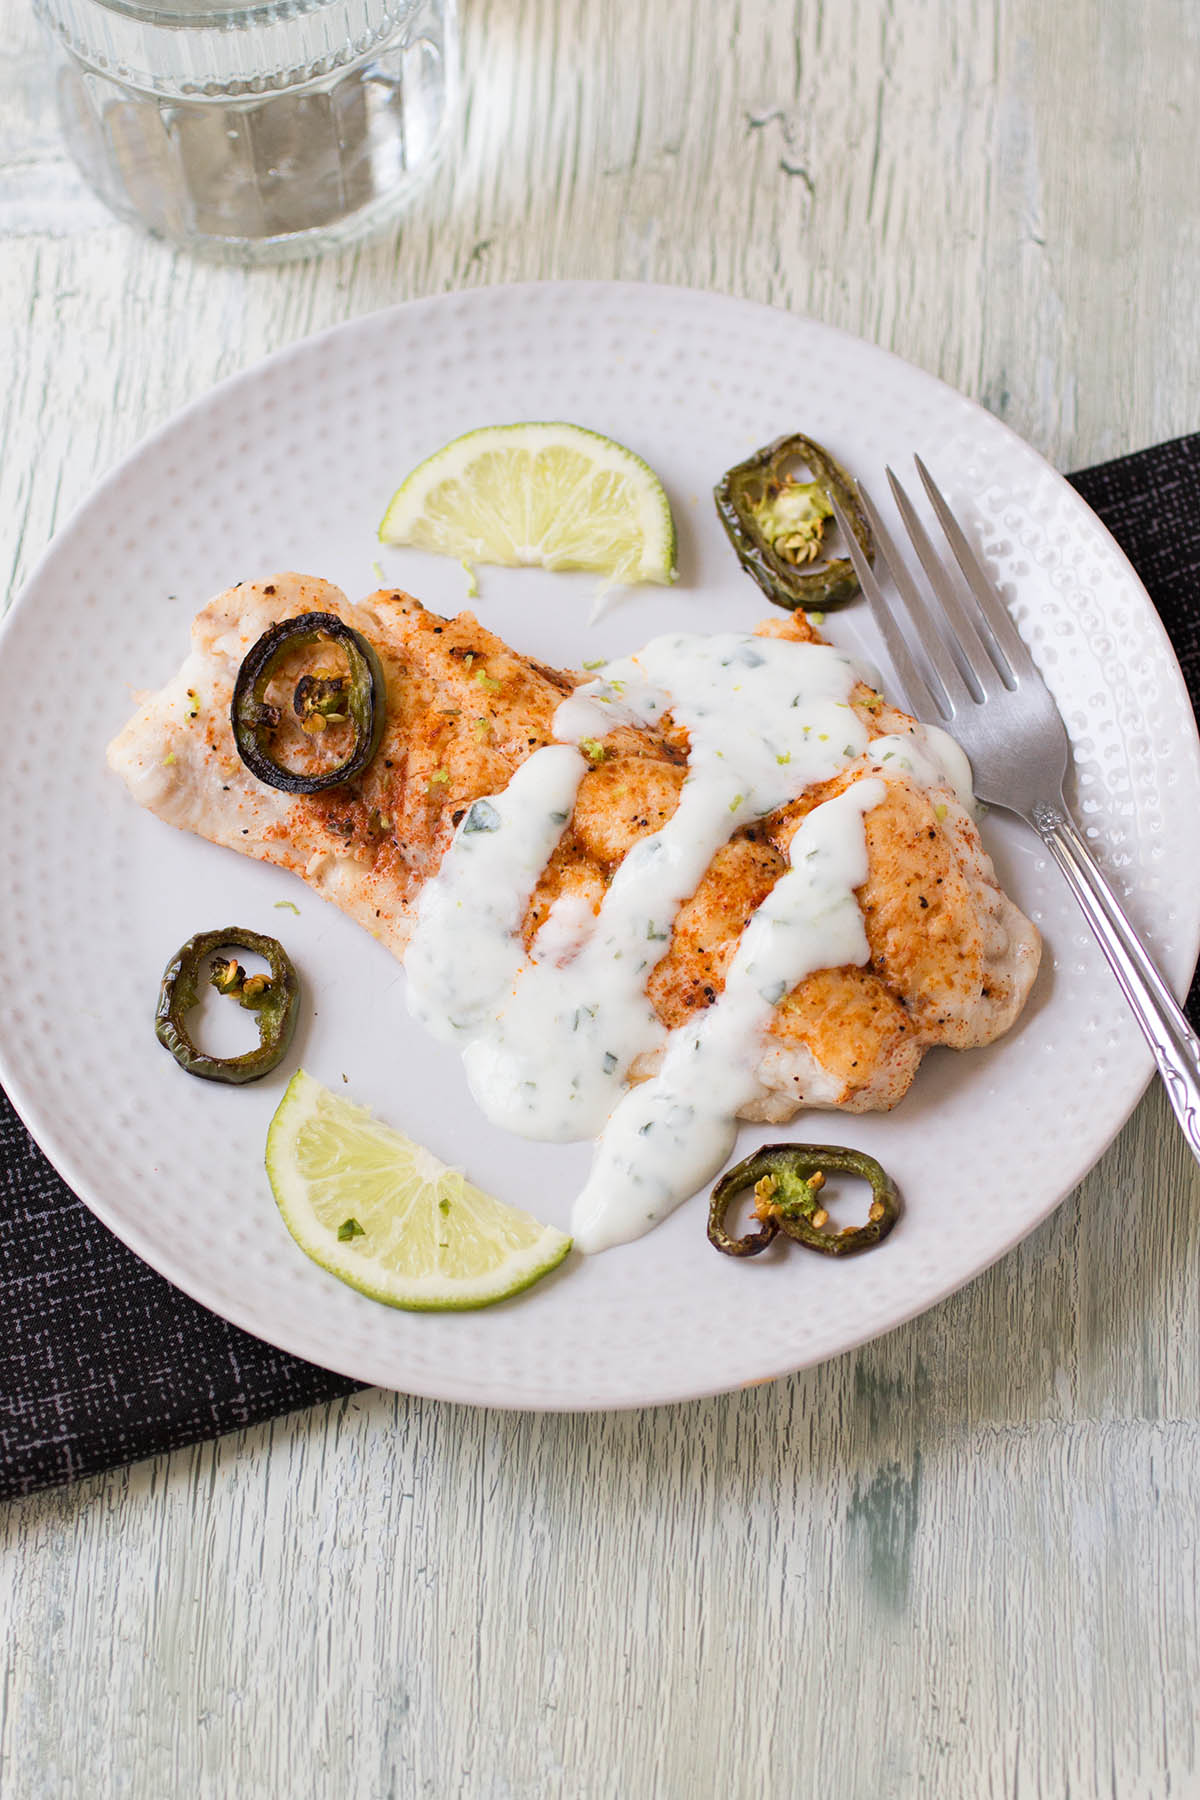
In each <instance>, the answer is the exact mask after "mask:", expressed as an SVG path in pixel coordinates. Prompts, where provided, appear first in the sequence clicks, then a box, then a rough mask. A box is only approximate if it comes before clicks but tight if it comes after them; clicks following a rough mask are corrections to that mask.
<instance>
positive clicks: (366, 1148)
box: [266, 1069, 571, 1312]
mask: <svg viewBox="0 0 1200 1800" xmlns="http://www.w3.org/2000/svg"><path fill="white" fill-rule="evenodd" d="M266 1164H267V1174H268V1176H269V1178H270V1182H271V1187H272V1190H273V1192H274V1195H275V1199H276V1202H277V1204H278V1206H279V1210H280V1212H281V1214H282V1215H283V1220H284V1223H285V1224H286V1226H287V1228H288V1230H289V1231H290V1232H291V1234H292V1236H293V1237H294V1238H295V1239H296V1242H297V1243H298V1244H299V1245H300V1248H301V1249H302V1250H303V1251H305V1253H306V1254H307V1255H308V1256H310V1257H312V1259H313V1260H314V1262H317V1263H319V1264H320V1266H321V1267H322V1268H323V1269H326V1270H327V1271H328V1272H329V1273H330V1274H331V1275H336V1276H337V1277H338V1279H339V1280H341V1281H345V1282H347V1283H349V1285H350V1286H351V1287H355V1288H358V1289H359V1291H360V1292H361V1293H364V1294H367V1295H369V1296H370V1297H371V1298H372V1299H374V1300H381V1301H383V1302H384V1303H385V1304H386V1305H389V1306H398V1307H404V1308H407V1309H410V1310H414V1311H426V1312H433V1311H455V1310H464V1309H467V1308H473V1307H479V1306H488V1305H491V1304H492V1303H493V1302H494V1301H496V1300H503V1299H506V1298H507V1297H508V1296H509V1295H511V1294H516V1293H520V1291H521V1290H522V1289H523V1288H526V1287H529V1286H531V1285H532V1283H533V1282H535V1281H537V1280H539V1279H540V1278H541V1276H543V1275H545V1274H548V1273H549V1271H550V1270H551V1269H554V1268H556V1267H557V1266H558V1264H559V1263H560V1262H562V1260H563V1258H564V1257H565V1256H566V1255H567V1252H568V1251H569V1250H570V1248H571V1239H570V1238H569V1237H567V1236H566V1234H565V1233H563V1232H561V1231H558V1230H556V1229H555V1228H554V1227H553V1226H550V1225H543V1224H542V1223H541V1222H540V1221H539V1220H537V1219H534V1218H532V1217H531V1216H530V1214H528V1213H526V1212H522V1211H520V1210H519V1209H518V1208H516V1207H512V1206H506V1205H504V1204H503V1203H502V1202H501V1201H499V1200H496V1199H494V1198H493V1197H492V1196H491V1195H490V1194H486V1193H484V1192H483V1190H482V1189H481V1188H477V1187H475V1186H474V1185H473V1184H472V1183H471V1182H469V1181H468V1180H467V1179H466V1177H465V1176H464V1175H463V1174H462V1172H461V1171H460V1170H458V1169H451V1168H448V1167H447V1166H446V1165H445V1164H444V1163H442V1162H440V1161H439V1160H438V1158H437V1157H435V1156H434V1155H433V1153H432V1152H431V1151H429V1150H426V1149H425V1148H424V1147H423V1146H422V1145H420V1144H417V1143H415V1142H414V1141H413V1140H412V1139H411V1138H407V1137H405V1136H403V1134H402V1133H400V1132H398V1131H394V1130H392V1129H391V1127H390V1126H387V1125H384V1124H382V1123H381V1122H380V1121H379V1120H377V1119H375V1118H373V1117H372V1115H371V1113H370V1112H369V1111H368V1110H367V1109H366V1108H365V1107H362V1106H356V1105H354V1104H353V1103H352V1102H351V1101H349V1100H346V1099H343V1098H342V1097H341V1096H340V1095H337V1094H334V1093H332V1092H331V1091H330V1090H329V1089H328V1088H326V1087H323V1086H322V1085H321V1083H320V1082H318V1081H315V1080H314V1079H313V1078H312V1076H310V1075H308V1074H306V1073H305V1071H304V1070H303V1069H301V1070H299V1071H297V1073H296V1074H295V1075H294V1076H293V1077H292V1080H291V1081H290V1082H289V1084H288V1087H287V1091H286V1092H285V1094H284V1096H283V1099H282V1100H281V1101H280V1103H279V1107H278V1109H277V1110H276V1113H275V1117H274V1118H273V1120H272V1121H271V1127H270V1130H269V1132H268V1135H267V1153H266Z"/></svg>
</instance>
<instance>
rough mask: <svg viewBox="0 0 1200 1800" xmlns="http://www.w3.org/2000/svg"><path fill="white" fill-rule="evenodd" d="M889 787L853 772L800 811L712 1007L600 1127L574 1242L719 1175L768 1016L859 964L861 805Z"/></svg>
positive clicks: (667, 1203) (585, 1244) (617, 1227)
mask: <svg viewBox="0 0 1200 1800" xmlns="http://www.w3.org/2000/svg"><path fill="white" fill-rule="evenodd" d="M886 792H887V787H886V784H885V783H884V782H882V781H881V780H879V778H878V777H877V776H875V777H868V778H867V779H866V780H863V781H856V782H854V783H853V784H852V785H851V786H850V787H848V788H847V789H846V790H845V792H844V793H841V794H839V795H838V796H837V797H836V798H835V799H833V800H826V801H825V803H824V804H823V805H821V806H817V807H814V809H813V811H812V812H810V813H809V814H808V816H807V817H806V818H805V819H804V821H803V823H802V824H801V826H800V829H799V830H798V831H797V833H796V835H795V837H794V838H793V839H792V842H791V850H790V860H791V867H790V868H789V870H788V872H787V873H786V875H783V876H781V877H780V879H779V880H778V881H777V882H776V883H775V886H774V887H773V888H772V889H771V892H770V893H769V894H768V895H767V898H766V899H765V900H764V901H763V903H762V905H761V906H760V907H759V908H758V911H757V912H756V913H755V914H754V917H753V918H752V919H751V921H750V923H749V925H747V927H746V929H745V931H744V932H743V933H742V937H741V941H740V943H739V944H738V947H737V951H736V954H735V955H734V958H733V961H732V962H731V963H730V965H729V970H728V973H727V974H726V977H725V987H724V990H723V992H722V994H721V996H720V998H719V999H718V1001H717V1003H716V1005H715V1006H710V1007H708V1008H707V1009H706V1010H705V1012H704V1013H703V1014H702V1015H701V1016H700V1017H699V1018H698V1019H693V1020H691V1021H690V1022H689V1023H688V1024H686V1025H681V1026H680V1027H679V1028H678V1030H676V1031H673V1032H672V1033H671V1035H670V1038H669V1040H668V1043H667V1050H666V1055H665V1056H664V1057H663V1062H662V1067H661V1069H660V1070H659V1072H658V1074H657V1075H655V1076H654V1077H653V1078H652V1079H651V1080H650V1081H644V1082H642V1083H641V1084H640V1085H639V1086H637V1087H634V1088H630V1090H629V1092H628V1093H627V1094H626V1095H625V1096H624V1098H623V1099H622V1100H621V1101H620V1102H619V1104H618V1105H617V1108H616V1111H615V1112H614V1113H613V1115H612V1117H611V1118H610V1119H609V1121H608V1124H607V1125H606V1127H605V1130H604V1135H603V1136H602V1137H601V1139H600V1144H599V1148H598V1150H597V1152H596V1159H595V1162H594V1163H593V1164H592V1172H591V1174H590V1176H589V1177H588V1181H587V1185H586V1187H585V1188H584V1190H583V1192H582V1193H581V1194H580V1196H579V1198H578V1200H577V1201H576V1202H575V1209H574V1213H573V1215H572V1219H571V1229H572V1232H573V1233H574V1237H575V1242H576V1243H577V1244H578V1246H579V1248H580V1249H581V1250H588V1251H592V1250H607V1249H609V1248H610V1247H611V1246H612V1245H613V1244H623V1243H626V1242H627V1241H628V1240H629V1239H630V1238H635V1237H640V1236H641V1234H642V1233H643V1232H644V1231H649V1230H650V1228H651V1226H653V1225H657V1224H658V1222H659V1220H660V1219H662V1218H663V1217H664V1216H665V1215H666V1214H667V1213H668V1212H671V1211H672V1210H673V1209H674V1208H675V1207H676V1206H677V1205H678V1204H679V1202H680V1201H681V1200H683V1199H686V1198H687V1196H688V1195H689V1194H694V1193H695V1191H696V1189H697V1188H698V1187H700V1186H701V1185H702V1183H704V1182H705V1181H707V1180H708V1178H709V1176H710V1175H713V1174H715V1173H716V1171H717V1170H718V1169H719V1168H720V1167H721V1164H722V1163H723V1162H724V1161H725V1159H726V1157H727V1156H728V1155H729V1152H730V1151H731V1150H732V1148H733V1144H734V1139H735V1137H736V1136H737V1123H736V1119H737V1113H738V1110H739V1108H741V1107H742V1106H745V1105H746V1104H747V1102H748V1101H750V1100H753V1099H755V1097H756V1096H757V1095H758V1093H759V1092H760V1091H761V1090H760V1084H759V1081H758V1077H757V1074H756V1072H755V1071H756V1068H757V1065H758V1060H759V1055H760V1052H761V1049H762V1041H763V1037H764V1035H765V1033H766V1031H767V1029H768V1027H769V1026H770V1023H771V1014H772V1012H773V1011H774V1009H775V1007H776V1006H777V1005H778V1003H779V1001H780V1000H782V999H783V997H784V995H785V994H788V993H790V992H791V990H792V989H793V988H794V987H795V985H796V983H797V982H798V981H803V979H804V977H805V976H806V975H811V974H813V973H814V971H815V970H817V969H828V968H835V967H841V965H842V964H844V963H855V964H859V965H861V964H862V963H865V962H866V960H867V958H868V956H869V955H870V951H869V949H868V946H867V934H866V931H865V929H864V927H863V920H862V913H861V911H860V909H859V905H858V901H857V899H856V898H855V894H854V890H855V888H857V887H861V886H862V884H863V882H864V881H865V880H866V879H867V844H866V834H865V832H864V831H863V826H862V819H863V814H864V813H866V812H869V811H870V809H871V808H872V807H873V806H878V804H879V802H880V801H881V800H882V799H883V797H884V795H885V794H886Z"/></svg>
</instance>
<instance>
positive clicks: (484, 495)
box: [379, 421, 678, 585]
mask: <svg viewBox="0 0 1200 1800" xmlns="http://www.w3.org/2000/svg"><path fill="white" fill-rule="evenodd" d="M379 536H380V538H381V539H382V541H383V542H384V543H385V544H410V545H413V546H415V547H416V548H418V549H422V550H434V551H437V552H439V553H440V554H441V555H444V556H452V557H455V558H456V559H457V560H458V561H460V562H463V563H472V564H473V563H477V562H482V563H498V564H500V565H502V566H506V567H509V568H516V567H519V566H522V565H526V566H528V565H536V566H540V567H542V568H547V569H587V570H591V571H593V572H596V573H599V574H601V575H606V576H608V577H609V578H610V580H611V581H613V582H619V583H624V584H629V585H632V584H634V583H637V582H658V583H661V584H664V585H665V584H668V583H670V582H672V581H674V580H675V579H676V577H677V573H678V571H677V569H676V566H675V548H676V540H675V523H674V520H673V519H672V517H671V507H670V503H669V501H668V500H667V496H666V493H665V492H664V490H663V486H662V483H661V482H660V481H659V479H658V476H657V475H656V474H655V473H654V470H653V469H652V468H651V467H650V465H649V463H647V462H644V461H643V459H642V458H641V457H640V456H638V455H636V454H635V452H634V451H632V450H628V449H626V447H625V446H624V445H623V444H618V443H616V442H614V440H613V439H612V438H606V437H603V436H601V434H600V433H599V432H597V431H588V430H586V429H585V428H584V427H583V426H581V425H570V424H567V423H565V422H561V421H559V422H539V421H526V422H524V423H519V424H513V425H485V426H483V427H481V428H480V429H479V430H477V431H468V432H466V433H465V434H464V435H463V436H462V437H458V438H455V439H453V441H452V442H451V443H449V444H446V445H444V446H443V447H442V449H440V450H438V451H435V452H434V454H433V455H432V456H430V457H427V458H426V460H425V461H424V462H423V463H420V464H419V465H418V466H417V467H416V468H415V469H414V470H413V471H412V473H411V474H410V475H408V476H407V477H406V479H405V480H404V481H403V482H402V483H401V485H400V486H399V487H398V488H397V490H396V492H395V494H393V496H392V499H391V502H390V504H389V506H388V509H387V511H386V513H385V514H384V517H383V522H382V524H381V525H380V527H379Z"/></svg>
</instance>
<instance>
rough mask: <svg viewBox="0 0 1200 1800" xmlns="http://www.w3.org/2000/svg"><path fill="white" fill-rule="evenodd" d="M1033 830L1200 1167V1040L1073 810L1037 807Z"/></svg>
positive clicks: (1047, 806) (1048, 806)
mask: <svg viewBox="0 0 1200 1800" xmlns="http://www.w3.org/2000/svg"><path fill="white" fill-rule="evenodd" d="M1033 824H1034V826H1035V827H1036V829H1037V831H1038V834H1039V835H1040V837H1041V839H1042V842H1043V843H1044V844H1045V846H1046V848H1047V849H1048V850H1049V852H1050V854H1051V855H1052V856H1053V858H1054V860H1055V862H1056V863H1057V864H1058V866H1059V868H1060V869H1061V870H1062V872H1063V874H1064V875H1065V877H1066V880H1067V885H1068V887H1069V888H1070V889H1071V891H1072V893H1073V894H1074V895H1075V898H1076V900H1078V902H1079V905H1080V907H1081V908H1082V911H1083V914H1084V917H1085V918H1086V919H1087V922H1088V924H1089V925H1090V926H1091V928H1092V930H1093V931H1094V932H1095V934H1096V941H1097V942H1098V944H1099V945H1100V948H1101V950H1103V952H1104V955H1105V957H1106V958H1107V960H1108V965H1109V967H1110V969H1111V970H1112V972H1113V974H1114V975H1115V976H1116V978H1117V981H1118V983H1119V984H1120V987H1121V992H1122V993H1123V994H1124V996H1125V998H1126V1000H1128V1002H1129V1004H1130V1006H1131V1007H1132V1009H1133V1014H1134V1017H1135V1018H1136V1020H1137V1022H1138V1024H1139V1025H1140V1026H1141V1028H1142V1031H1143V1033H1144V1035H1145V1038H1146V1042H1147V1043H1148V1044H1149V1046H1150V1048H1151V1050H1152V1051H1153V1052H1154V1060H1155V1062H1156V1063H1157V1064H1158V1072H1159V1074H1160V1075H1161V1076H1162V1078H1163V1085H1164V1086H1165V1088H1166V1090H1167V1096H1168V1098H1169V1100H1170V1102H1171V1105H1172V1106H1173V1107H1174V1109H1175V1116H1176V1118H1177V1119H1178V1120H1179V1123H1180V1124H1181V1125H1182V1127H1183V1131H1184V1136H1185V1137H1186V1138H1187V1140H1188V1143H1189V1144H1190V1145H1191V1149H1192V1154H1193V1156H1195V1157H1196V1158H1197V1160H1198V1161H1200V1039H1198V1038H1197V1036H1196V1033H1195V1032H1194V1031H1193V1030H1192V1028H1191V1026H1190V1025H1189V1024H1188V1022H1187V1020H1186V1018H1185V1017H1184V1015H1183V1011H1182V1009H1181V1007H1180V1006H1179V1004H1178V1002H1177V1001H1176V999H1175V996H1174V994H1172V992H1171V990H1170V988H1168V986H1167V984H1166V982H1165V981H1164V980H1163V978H1162V976H1161V975H1160V974H1159V972H1158V969H1157V968H1156V967H1155V964H1154V962H1153V960H1152V959H1151V957H1150V953H1149V951H1148V950H1147V949H1146V946H1145V945H1144V944H1143V943H1142V940H1141V939H1140V938H1139V936H1138V934H1137V932H1136V931H1135V930H1134V928H1133V926H1132V925H1131V924H1130V922H1129V920H1128V918H1127V917H1126V914H1125V912H1124V909H1123V908H1122V906H1121V903H1120V901H1119V900H1118V899H1117V897H1116V895H1115V894H1114V893H1113V891H1112V888H1111V887H1110V886H1109V884H1108V881H1107V878H1106V877H1105V876H1104V874H1103V873H1102V872H1101V870H1100V868H1099V866H1098V864H1097V863H1096V860H1095V858H1094V857H1093V855H1092V853H1091V851H1090V850H1089V849H1088V846H1087V841H1086V839H1085V838H1084V836H1083V834H1082V833H1081V832H1080V830H1079V829H1078V827H1077V826H1076V824H1075V822H1074V820H1073V819H1072V818H1071V816H1070V814H1069V813H1068V812H1067V810H1066V807H1065V806H1050V805H1041V806H1038V807H1036V808H1035V810H1034V814H1033Z"/></svg>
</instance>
